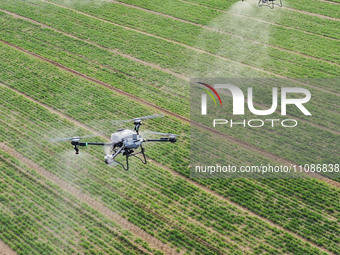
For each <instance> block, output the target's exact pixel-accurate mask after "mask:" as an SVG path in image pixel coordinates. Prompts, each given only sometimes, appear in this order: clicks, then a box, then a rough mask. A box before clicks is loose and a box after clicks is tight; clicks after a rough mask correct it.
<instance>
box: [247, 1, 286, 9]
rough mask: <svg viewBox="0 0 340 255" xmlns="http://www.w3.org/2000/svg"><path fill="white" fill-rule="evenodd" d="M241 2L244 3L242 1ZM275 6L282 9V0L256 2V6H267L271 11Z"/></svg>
mask: <svg viewBox="0 0 340 255" xmlns="http://www.w3.org/2000/svg"><path fill="white" fill-rule="evenodd" d="M242 2H244V0H242ZM275 5H277V6H279V7H282V0H259V2H258V6H260V7H261V6H268V7H269V8H271V9H273V8H274V6H275Z"/></svg>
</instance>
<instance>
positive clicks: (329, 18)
mask: <svg viewBox="0 0 340 255" xmlns="http://www.w3.org/2000/svg"><path fill="white" fill-rule="evenodd" d="M282 8H283V9H286V10H290V11H293V12H298V13H303V14H307V15H309V16H315V17H319V18H322V19H328V20H332V21H340V19H337V18H333V17H328V16H325V15H322V14H318V13H313V12H308V11H302V10H298V9H294V8H290V7H285V6H283V7H282Z"/></svg>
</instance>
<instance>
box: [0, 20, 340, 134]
mask: <svg viewBox="0 0 340 255" xmlns="http://www.w3.org/2000/svg"><path fill="white" fill-rule="evenodd" d="M4 17H7V18H8V17H9V16H7V15H5V16H4ZM5 24H7V26H6V27H7V29H6V30H5V31H6V32H5V33H4V35H3V38H5V39H6V40H9V41H11V42H13V43H15V44H18V45H21V46H22V47H24V48H27V49H29V50H31V51H34V52H36V53H38V54H41V55H43V56H45V57H47V58H51V59H53V60H56V61H58V62H60V63H62V64H64V65H67V66H69V67H71V68H74V69H76V70H78V71H80V72H83V73H85V74H87V75H90V76H93V77H96V78H98V79H100V80H102V81H105V82H107V83H109V84H112V85H114V86H116V87H118V88H121V89H123V90H125V91H128V92H130V93H132V94H135V95H137V96H139V97H141V98H148V100H150V101H151V102H154V103H156V104H158V105H160V106H162V107H164V108H167V109H169V110H171V111H173V112H177V113H180V114H182V115H184V116H187V115H188V112H189V111H188V107H189V102H188V101H186V100H179V98H178V96H177V95H178V94H177V93H167V94H166V96H165V95H164V93H165V92H167V91H166V90H165V92H164V91H163V90H164V89H163V87H159V88H156V87H154V86H150V84H149V82H148V81H146V82H144V81H142V82H141V81H139V80H137V78H139V77H140V76H138V75H136V79H132V78H131V77H129V75H122V74H121V73H118V74H117V72H115V71H113V70H111V69H110V66H111V67H112V68H116V66H118V65H119V69H121V68H122V66H123V68H124V69H127V66H130V63H131V61H130V62H128V61H127V62H121V57H119V58H116V56H115V55H114V54H112V53H110V52H107V51H105V50H103V49H100V48H95V47H93V46H91V45H88V44H87V45H86V44H85V43H83V42H81V41H79V40H75V39H73V38H69V37H66V36H63V35H61V34H58V33H55V32H53V31H48V30H47V29H43V30H41V29H38V27H37V26H34V25H32V24H30V23H29V22H23V21H18V20H15V19H9V20H7V21H6V22H5ZM15 27H16V28H17V29H15ZM27 29H30V30H31V31H32V32H31V33H30V34H28V33H27ZM94 33H95V32H94ZM17 34H21V37H17V36H16V35H17ZM35 37H37V38H35ZM51 37H53V38H54V40H53V41H54V44H53V43H50V42H48V41H49V38H51ZM20 38H21V39H20ZM28 38H29V40H28ZM61 50H63V54H60V51H61ZM89 51H90V52H89ZM108 56H110V57H112V60H111V61H110V63H108V62H107V57H108ZM115 59H117V60H116V61H114V60H115ZM89 60H91V61H92V62H90V61H89ZM118 62H121V63H120V64H118ZM219 63H220V62H219ZM143 70H144V69H143ZM146 72H147V73H149V72H150V70H149V69H146ZM150 74H151V73H150ZM156 75H157V72H156ZM162 81H163V79H162V80H159V81H157V83H158V84H159V83H162ZM309 81H310V80H302V82H306V83H308V82H309ZM330 81H331V80H330ZM261 83H262V84H261V86H256V91H255V92H257V93H258V94H259V95H262V97H257V96H256V97H255V98H256V99H255V100H256V101H257V102H259V103H261V104H263V105H266V106H267V105H268V107H269V106H270V105H271V102H272V99H271V94H270V93H268V91H270V88H271V86H272V84H270V81H268V82H266V81H261ZM263 85H266V86H263ZM279 86H281V85H279ZM299 86H301V85H300V84H299ZM316 86H323V87H324V88H326V87H328V88H337V86H336V83H334V82H329V81H327V82H322V84H321V85H320V83H319V84H317V85H316ZM172 87H173V89H174V90H183V89H184V90H185V91H187V92H186V96H187V95H188V89H187V87H188V86H187V85H185V84H184V83H179V84H176V85H173V86H172ZM306 88H308V89H310V90H311V93H312V94H313V101H311V102H310V104H311V105H312V109H311V111H312V112H313V116H316V118H308V117H305V116H301V118H304V119H307V120H308V121H312V122H316V123H318V124H319V125H323V126H327V127H331V128H334V127H335V126H336V123H337V122H338V114H337V113H336V110H337V105H334V104H330V103H325V102H330V101H334V102H336V101H337V95H334V94H329V93H325V92H321V91H319V90H316V89H311V88H310V87H308V86H307V87H306ZM153 94H157V95H158V96H152V95H153ZM186 96H185V97H186ZM163 97H166V98H167V100H162V98H163ZM330 99H332V100H330ZM298 111H299V110H298V109H292V111H291V112H290V113H291V114H293V115H297V114H299V112H298ZM299 115H300V114H299Z"/></svg>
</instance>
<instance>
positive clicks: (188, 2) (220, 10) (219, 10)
mask: <svg viewBox="0 0 340 255" xmlns="http://www.w3.org/2000/svg"><path fill="white" fill-rule="evenodd" d="M179 1H180V2H183V3H187V4H192V5H197V6H201V7H204V8H207V9H211V10H214V11H218V12H223V13H230V14H234V15H236V16H241V17H244V18H247V19H252V20H256V21H259V22H263V23H266V24H270V25H273V26H277V27H283V28H287V29H290V30H295V31H300V32H303V33H305V34H309V35H314V36H319V37H322V38H325V39H329V40H333V41H340V39H336V38H332V37H328V36H325V35H321V34H315V33H312V32H308V31H305V30H302V29H299V28H294V27H289V26H285V25H282V24H278V23H271V22H268V21H265V20H262V19H258V18H254V17H250V16H247V15H243V14H240V13H236V12H232V11H227V10H222V9H218V8H214V7H211V6H207V5H203V4H199V3H194V2H190V1H186V0H179Z"/></svg>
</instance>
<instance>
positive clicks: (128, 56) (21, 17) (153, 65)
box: [0, 8, 340, 135]
mask: <svg viewBox="0 0 340 255" xmlns="http://www.w3.org/2000/svg"><path fill="white" fill-rule="evenodd" d="M0 11H3V12H5V13H6V14H9V15H11V16H13V17H15V18H19V19H23V20H27V21H29V22H31V23H34V24H36V25H39V26H41V27H44V28H49V29H51V30H53V31H55V32H57V33H61V34H63V35H65V36H69V37H71V38H73V39H76V40H79V41H82V42H86V43H88V44H91V45H93V46H96V47H98V48H101V49H104V50H108V51H110V52H113V53H115V54H117V55H120V56H123V57H126V58H128V59H130V60H132V61H136V62H138V63H141V64H144V65H147V66H150V67H152V68H155V69H157V70H160V71H162V72H165V73H168V74H171V75H174V76H176V77H178V78H180V79H183V80H186V81H189V80H190V78H189V77H186V76H184V75H181V74H178V73H174V72H172V71H171V70H169V69H164V68H160V67H159V66H158V65H155V64H152V63H148V62H145V61H142V60H139V59H136V58H134V57H132V56H130V55H126V54H123V53H120V52H119V51H118V50H112V49H108V48H106V47H103V46H101V45H98V44H96V43H93V42H90V41H88V40H84V39H81V38H78V37H76V36H74V35H71V34H68V33H65V32H63V31H60V30H58V29H55V28H53V27H50V26H47V25H45V24H43V23H40V22H37V21H35V20H32V19H30V18H27V17H24V16H21V15H18V14H15V13H12V12H9V11H6V10H2V9H1V8H0ZM0 41H1V39H0ZM3 42H5V41H3ZM69 53H70V54H74V53H72V52H69ZM33 54H34V53H33ZM42 58H44V57H42ZM44 59H46V58H44ZM88 61H90V62H93V61H92V60H88ZM96 64H98V65H100V66H101V67H103V68H108V67H107V66H104V65H102V64H100V63H96ZM124 75H126V74H124ZM300 83H301V82H300ZM301 84H303V85H307V86H309V87H311V88H314V89H317V90H320V91H322V92H325V93H332V94H335V95H338V96H340V94H337V93H334V92H330V91H328V90H325V89H322V88H319V87H315V86H313V85H309V84H304V83H301ZM150 86H151V85H150ZM108 88H110V89H112V88H113V86H111V87H108ZM130 95H131V94H130ZM254 105H256V106H258V107H260V108H262V109H265V108H266V107H265V106H263V105H260V104H258V103H255V104H254ZM178 116H179V115H178ZM287 116H288V117H291V118H295V119H297V120H299V121H302V122H304V123H307V124H309V125H311V126H313V127H316V128H319V129H323V130H326V131H329V132H331V133H333V134H335V135H339V134H340V132H338V131H336V130H333V129H331V128H328V127H324V126H320V125H318V124H315V123H312V122H309V121H307V120H305V119H301V118H298V117H296V116H290V115H287ZM186 119H187V118H186ZM187 121H190V120H189V119H187Z"/></svg>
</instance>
